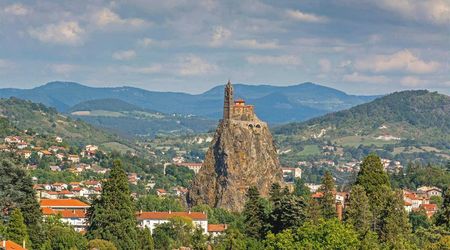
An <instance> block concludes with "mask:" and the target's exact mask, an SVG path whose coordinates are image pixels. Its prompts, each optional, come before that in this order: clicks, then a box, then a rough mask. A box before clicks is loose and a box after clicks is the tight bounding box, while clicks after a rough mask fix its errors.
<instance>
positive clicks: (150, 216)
mask: <svg viewBox="0 0 450 250" xmlns="http://www.w3.org/2000/svg"><path fill="white" fill-rule="evenodd" d="M173 217H188V218H191V219H192V220H206V219H207V218H208V217H207V215H206V214H205V213H202V212H142V213H138V214H137V218H138V220H168V219H171V218H173Z"/></svg>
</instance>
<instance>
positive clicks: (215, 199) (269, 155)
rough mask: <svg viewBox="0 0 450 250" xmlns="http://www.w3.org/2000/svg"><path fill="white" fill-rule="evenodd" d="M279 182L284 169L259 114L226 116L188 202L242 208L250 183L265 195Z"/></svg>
mask: <svg viewBox="0 0 450 250" xmlns="http://www.w3.org/2000/svg"><path fill="white" fill-rule="evenodd" d="M239 102H242V100H240V101H239ZM235 105H237V104H235ZM251 108H253V107H251ZM276 182H278V183H281V182H282V171H281V167H280V163H279V161H278V156H277V152H276V149H275V146H274V144H273V138H272V135H271V133H270V131H269V128H268V126H267V124H266V123H265V122H262V121H260V120H259V119H258V118H257V117H256V116H253V117H251V119H249V120H246V121H244V120H235V119H223V120H221V122H220V123H219V125H218V127H217V130H216V133H215V136H214V139H213V141H212V143H211V146H210V148H209V150H208V152H207V153H206V157H205V162H204V163H203V166H202V168H201V169H200V172H199V173H198V174H197V176H196V178H195V180H194V182H193V185H192V188H191V189H190V191H189V195H188V201H189V203H190V205H191V206H194V205H197V204H208V205H209V206H211V207H220V208H225V209H227V210H230V211H242V209H243V207H244V204H245V200H246V197H245V194H246V192H247V189H248V188H249V187H250V186H256V187H257V188H258V190H259V192H260V193H261V195H262V196H263V197H265V196H267V195H268V194H269V190H270V187H271V185H272V184H273V183H276Z"/></svg>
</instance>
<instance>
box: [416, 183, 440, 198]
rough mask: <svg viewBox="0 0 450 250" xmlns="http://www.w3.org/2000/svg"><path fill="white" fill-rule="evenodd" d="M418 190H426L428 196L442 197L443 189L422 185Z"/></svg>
mask: <svg viewBox="0 0 450 250" xmlns="http://www.w3.org/2000/svg"><path fill="white" fill-rule="evenodd" d="M417 191H420V192H424V193H425V194H426V196H427V197H428V198H431V197H433V196H439V197H442V189H440V188H437V187H428V186H422V187H419V188H418V189H417Z"/></svg>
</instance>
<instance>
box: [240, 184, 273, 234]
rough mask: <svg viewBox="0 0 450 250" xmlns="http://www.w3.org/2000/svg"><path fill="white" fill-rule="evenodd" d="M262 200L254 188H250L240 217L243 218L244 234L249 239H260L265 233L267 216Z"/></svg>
mask: <svg viewBox="0 0 450 250" xmlns="http://www.w3.org/2000/svg"><path fill="white" fill-rule="evenodd" d="M265 210H266V209H265V206H264V203H263V201H262V198H261V197H260V195H259V192H258V189H257V188H256V187H250V188H249V189H248V192H247V201H246V203H245V205H244V210H243V212H242V215H243V216H244V223H245V233H246V234H247V235H248V236H249V237H253V238H256V239H262V238H264V237H265V234H266V232H267V214H266V212H265Z"/></svg>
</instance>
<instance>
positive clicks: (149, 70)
mask: <svg viewBox="0 0 450 250" xmlns="http://www.w3.org/2000/svg"><path fill="white" fill-rule="evenodd" d="M122 69H123V70H124V71H126V72H131V73H140V74H153V73H159V72H161V71H162V70H163V66H162V65H161V64H155V65H150V66H145V67H129V66H125V67H123V68H122Z"/></svg>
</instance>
